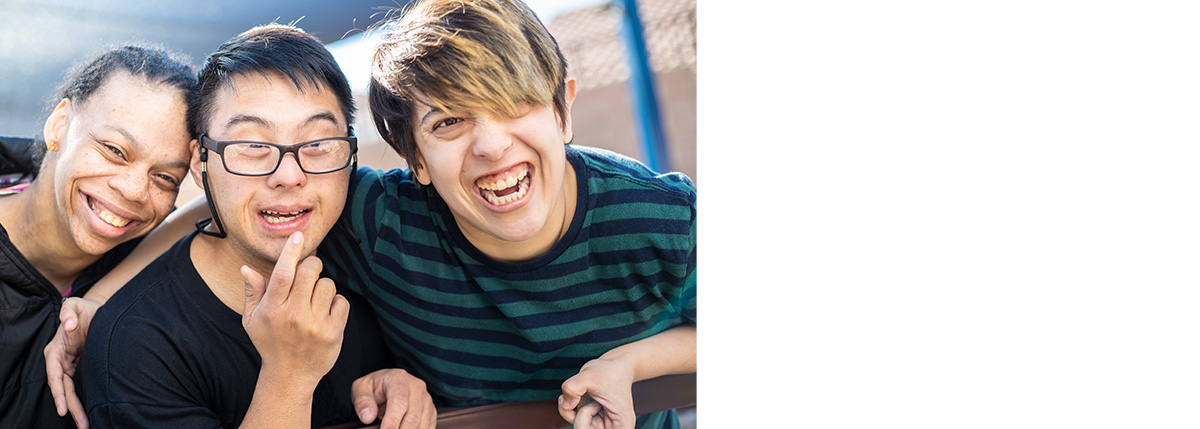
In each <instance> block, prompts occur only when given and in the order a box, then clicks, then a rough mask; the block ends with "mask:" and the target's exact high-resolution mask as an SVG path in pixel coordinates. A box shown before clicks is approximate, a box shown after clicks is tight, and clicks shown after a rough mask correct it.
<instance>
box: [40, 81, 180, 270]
mask: <svg viewBox="0 0 1200 429" xmlns="http://www.w3.org/2000/svg"><path fill="white" fill-rule="evenodd" d="M186 109H187V106H186V104H185V100H184V96H183V94H182V93H181V92H180V91H179V90H178V89H175V88H173V87H170V86H166V85H159V84H154V83H151V82H149V81H148V80H146V79H144V78H141V77H137V76H134V75H132V74H129V73H127V72H119V73H116V74H114V75H112V76H110V77H109V78H108V79H107V80H106V81H105V82H104V84H103V86H101V87H100V88H99V89H98V90H97V91H96V92H95V93H94V94H93V95H91V96H90V97H89V98H88V99H87V101H85V102H83V103H78V104H76V103H72V102H71V101H70V100H64V101H62V102H61V103H59V105H58V106H57V107H56V108H55V109H54V112H53V113H51V115H50V118H48V119H47V120H46V125H45V129H44V134H45V137H46V141H47V142H48V144H49V145H50V146H57V150H56V151H51V152H49V153H47V155H46V160H45V167H44V168H43V170H42V174H47V175H49V176H50V177H52V178H53V183H54V190H55V191H54V192H55V204H56V206H57V208H56V210H57V211H58V213H59V214H60V216H59V217H60V218H61V219H63V222H65V228H66V229H67V230H68V231H70V235H71V236H72V237H73V238H74V241H75V244H76V245H77V246H78V247H79V249H80V250H82V251H83V252H85V253H88V254H92V255H100V254H103V253H105V252H107V251H109V250H111V249H112V248H113V247H115V246H116V245H117V244H120V243H122V242H124V241H126V240H129V239H132V238H135V237H139V236H141V235H144V234H146V233H147V232H149V231H150V230H151V229H154V227H155V226H158V224H159V223H160V222H162V220H163V219H164V218H166V216H167V214H169V213H170V212H171V209H172V207H173V205H174V203H175V197H176V196H177V194H178V193H179V184H180V183H182V181H183V179H184V176H185V175H186V174H187V166H188V160H189V157H190V152H189V151H188V142H189V140H190V136H189V134H188V132H187V124H186V122H185V118H184V113H185V111H186Z"/></svg>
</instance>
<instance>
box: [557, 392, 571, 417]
mask: <svg viewBox="0 0 1200 429" xmlns="http://www.w3.org/2000/svg"><path fill="white" fill-rule="evenodd" d="M558 415H559V416H561V417H562V418H563V420H566V421H567V422H573V421H575V406H574V405H570V406H568V405H567V398H566V396H564V395H558Z"/></svg>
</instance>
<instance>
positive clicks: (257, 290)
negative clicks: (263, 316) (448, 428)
mask: <svg viewBox="0 0 1200 429" xmlns="http://www.w3.org/2000/svg"><path fill="white" fill-rule="evenodd" d="M241 272H242V280H244V281H245V287H246V302H245V304H243V305H242V318H243V319H245V318H248V317H250V314H251V313H253V312H254V309H255V308H258V303H259V302H260V301H262V297H263V294H264V293H266V289H267V283H266V282H265V281H263V277H262V275H261V274H259V273H258V272H256V271H254V270H252V269H250V267H247V266H245V265H242V269H241Z"/></svg>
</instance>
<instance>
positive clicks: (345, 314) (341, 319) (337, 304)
mask: <svg viewBox="0 0 1200 429" xmlns="http://www.w3.org/2000/svg"><path fill="white" fill-rule="evenodd" d="M329 315H330V317H332V318H333V322H334V327H335V328H337V330H338V331H339V332H341V331H345V330H346V320H347V319H349V318H350V301H347V300H346V297H344V296H342V294H337V295H334V296H333V303H332V304H330V306H329Z"/></svg>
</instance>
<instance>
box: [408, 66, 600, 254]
mask: <svg viewBox="0 0 1200 429" xmlns="http://www.w3.org/2000/svg"><path fill="white" fill-rule="evenodd" d="M566 90H567V93H566V106H567V109H566V112H565V118H560V116H559V115H558V113H557V112H556V111H555V109H554V107H553V106H552V105H551V104H550V103H545V104H541V105H525V106H523V110H522V111H521V112H520V113H519V114H518V115H517V116H516V117H512V118H508V117H503V116H498V115H493V114H490V113H487V112H484V111H482V109H475V110H473V111H463V112H445V111H441V110H437V109H434V108H433V107H431V106H429V105H427V104H423V103H417V105H416V109H415V110H416V111H415V113H416V114H415V115H414V122H415V124H414V129H415V130H416V131H415V134H416V136H415V137H416V142H417V162H416V163H414V171H415V173H416V177H417V180H418V181H420V182H421V183H423V184H432V185H433V187H434V188H436V189H437V191H438V194H440V195H441V197H442V199H444V200H445V201H446V203H447V205H448V206H449V207H450V210H451V211H452V212H453V213H454V220H455V222H457V224H458V227H459V229H460V230H462V232H463V235H464V236H466V238H467V240H469V241H470V242H471V244H473V245H475V247H476V248H478V249H479V250H480V251H482V252H483V253H484V254H486V255H488V256H489V257H491V258H493V259H496V260H499V261H505V262H515V261H524V260H529V259H533V258H536V257H538V256H541V255H543V254H545V253H546V252H548V251H549V250H550V248H552V247H554V244H555V243H556V242H558V239H559V238H561V237H562V235H563V234H564V233H566V230H567V228H568V226H570V224H571V218H572V216H573V215H574V210H575V196H576V186H575V170H574V168H573V167H571V165H570V163H569V162H567V160H566V155H565V151H566V143H569V142H570V141H571V136H572V134H571V114H570V106H571V103H572V102H573V101H574V99H575V81H574V80H573V79H571V80H568V81H567V85H566ZM560 119H561V121H560ZM497 188H499V189H497Z"/></svg>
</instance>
